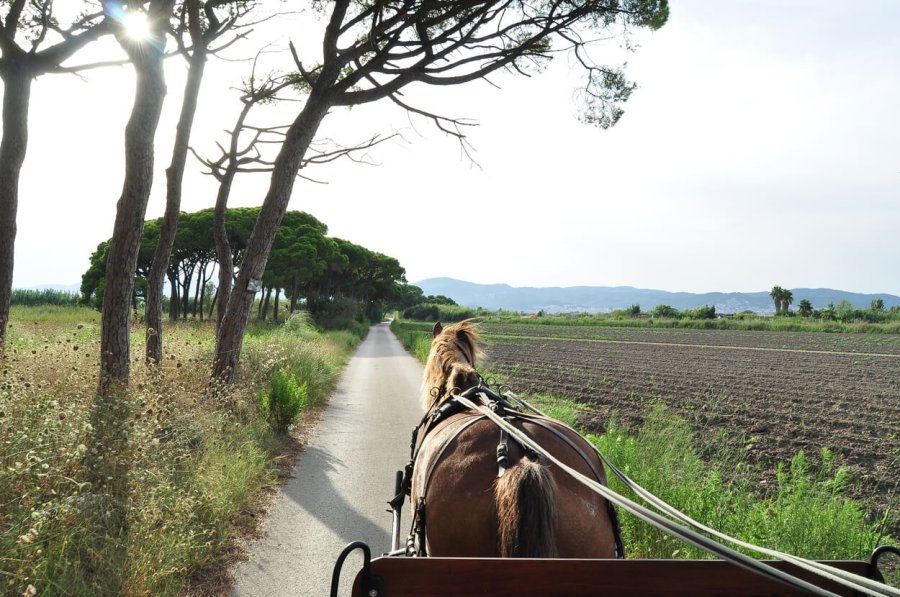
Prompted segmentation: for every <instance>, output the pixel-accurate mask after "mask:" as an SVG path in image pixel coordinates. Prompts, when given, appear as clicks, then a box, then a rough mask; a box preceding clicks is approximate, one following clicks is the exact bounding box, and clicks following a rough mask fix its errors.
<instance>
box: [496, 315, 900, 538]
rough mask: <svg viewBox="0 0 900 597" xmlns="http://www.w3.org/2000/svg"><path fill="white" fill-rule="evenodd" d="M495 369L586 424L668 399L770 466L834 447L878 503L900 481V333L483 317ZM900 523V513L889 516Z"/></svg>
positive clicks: (859, 494)
mask: <svg viewBox="0 0 900 597" xmlns="http://www.w3.org/2000/svg"><path fill="white" fill-rule="evenodd" d="M483 331H484V332H485V338H486V341H487V343H488V345H487V350H486V352H487V361H486V367H487V368H488V369H489V370H490V371H492V372H494V373H496V374H498V375H500V376H503V377H504V378H505V380H504V381H505V383H507V384H508V385H510V386H511V387H512V389H513V390H514V391H516V392H522V393H531V394H552V395H555V396H562V397H566V398H570V399H573V400H576V401H578V402H581V403H584V404H586V405H587V407H588V408H587V410H586V411H585V413H584V415H583V417H582V421H581V423H582V425H583V426H584V427H585V429H586V430H587V431H589V432H595V433H596V432H601V431H603V429H605V427H606V425H607V424H608V422H609V421H610V420H611V418H613V417H615V420H616V421H617V422H618V423H619V424H620V425H621V424H624V425H625V426H629V427H633V428H636V427H637V426H639V425H640V424H641V422H642V421H643V419H644V417H645V416H646V415H647V414H648V413H649V412H650V410H651V409H652V408H653V406H654V405H657V404H663V405H665V406H666V407H667V408H668V409H670V410H671V411H672V412H674V413H676V414H678V415H680V416H682V417H684V418H685V419H687V420H688V421H690V422H691V425H692V426H693V428H694V431H695V434H696V435H697V437H698V438H701V439H702V438H708V437H711V436H713V435H716V434H718V433H720V432H724V433H726V434H727V436H728V437H729V438H730V440H729V441H730V442H731V443H732V444H733V445H737V446H739V447H740V448H741V449H744V450H746V452H747V454H748V457H749V458H750V460H752V461H756V462H759V463H762V464H764V465H765V469H766V470H767V471H768V473H766V474H767V475H768V476H773V471H774V468H775V467H774V465H775V463H779V462H783V463H787V462H789V461H790V459H791V457H792V456H793V455H794V454H796V453H797V452H798V451H799V450H804V451H805V452H806V453H807V454H808V455H809V456H811V457H812V458H813V460H815V459H816V458H817V457H818V455H819V454H820V453H821V451H822V449H823V448H828V449H829V450H831V451H832V452H834V454H835V455H836V456H837V458H838V462H839V463H840V464H843V465H846V466H847V467H848V468H849V469H850V471H851V473H852V474H853V482H852V486H851V487H850V488H849V494H850V495H851V496H852V497H854V498H857V499H860V500H862V501H863V502H864V503H865V504H866V505H867V506H868V507H869V508H870V509H871V510H872V511H874V512H880V511H884V509H886V508H887V507H889V505H890V504H891V500H894V505H896V498H895V496H896V493H897V490H898V480H900V475H898V471H900V467H898V463H900V336H898V335H874V334H873V335H865V334H824V333H820V334H816V333H784V332H743V331H731V330H679V329H647V328H596V327H575V326H571V327H569V326H544V325H518V326H516V325H508V326H504V325H497V324H493V325H489V326H488V325H485V326H484V329H483ZM891 526H892V527H894V529H895V531H896V530H897V528H898V526H900V525H898V524H897V522H895V523H893V524H892V525H891Z"/></svg>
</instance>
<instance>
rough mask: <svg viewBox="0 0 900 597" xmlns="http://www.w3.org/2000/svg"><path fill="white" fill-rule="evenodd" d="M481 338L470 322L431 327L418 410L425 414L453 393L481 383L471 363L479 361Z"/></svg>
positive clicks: (438, 324) (438, 323) (476, 327)
mask: <svg viewBox="0 0 900 597" xmlns="http://www.w3.org/2000/svg"><path fill="white" fill-rule="evenodd" d="M480 340H481V336H480V335H479V333H478V326H477V325H476V324H475V323H474V322H473V321H472V320H469V319H467V320H465V321H461V322H459V323H454V324H451V325H448V326H447V327H446V328H445V327H443V326H442V325H441V322H437V323H436V324H434V329H433V330H432V340H431V351H430V352H429V353H428V360H427V361H426V362H425V376H424V379H423V380H422V407H423V408H424V409H425V412H428V411H430V410H431V409H432V408H434V407H435V406H437V405H439V404H440V403H441V402H443V401H444V400H445V399H446V398H447V397H448V396H450V395H451V394H453V393H454V391H459V392H463V391H465V390H467V389H469V388H472V387H475V386H477V385H478V384H479V383H480V382H481V378H480V377H479V376H478V372H477V371H475V361H476V359H479V358H481V355H482V352H481V349H480V348H479V346H478V342H479V341H480Z"/></svg>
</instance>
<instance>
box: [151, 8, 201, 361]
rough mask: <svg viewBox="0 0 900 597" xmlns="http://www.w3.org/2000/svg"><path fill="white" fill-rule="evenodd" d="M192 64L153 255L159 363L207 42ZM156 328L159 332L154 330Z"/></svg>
mask: <svg viewBox="0 0 900 597" xmlns="http://www.w3.org/2000/svg"><path fill="white" fill-rule="evenodd" d="M188 6H189V8H188V10H189V11H190V18H191V19H192V20H196V19H199V4H198V3H197V2H196V0H195V1H194V2H191V3H189V5H188ZM189 64H190V66H189V67H188V75H187V82H186V83H185V86H184V98H183V102H182V104H181V114H180V115H179V117H178V126H177V128H176V130H175V148H174V149H173V151H172V161H171V163H170V164H169V167H168V168H167V169H166V212H165V214H164V215H163V219H162V223H161V224H160V227H159V241H158V242H157V243H156V251H155V252H154V254H153V265H152V266H151V267H150V275H149V277H148V279H147V335H146V346H145V350H146V360H147V362H156V363H159V362H160V361H161V360H162V356H163V340H162V296H163V286H164V283H165V275H166V270H167V269H168V268H169V260H170V259H171V257H172V247H173V246H174V245H175V231H176V229H177V227H178V214H179V213H180V211H181V186H182V184H181V183H182V181H183V180H184V166H185V163H186V161H187V152H188V142H189V141H190V138H191V128H193V125H194V114H195V113H196V112H197V98H198V97H199V96H200V83H201V82H202V81H203V70H204V68H205V67H206V48H205V47H204V46H203V44H197V43H195V44H194V48H193V54H192V55H191V58H190V61H189ZM153 331H155V332H156V333H152V332H153Z"/></svg>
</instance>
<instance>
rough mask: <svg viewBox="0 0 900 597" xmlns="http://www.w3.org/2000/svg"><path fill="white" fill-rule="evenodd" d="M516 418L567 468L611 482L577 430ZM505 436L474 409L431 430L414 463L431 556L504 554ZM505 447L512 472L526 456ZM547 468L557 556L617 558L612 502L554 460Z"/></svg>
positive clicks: (416, 492) (515, 421)
mask: <svg viewBox="0 0 900 597" xmlns="http://www.w3.org/2000/svg"><path fill="white" fill-rule="evenodd" d="M512 422H513V424H514V425H515V426H516V427H518V428H519V429H521V430H523V431H524V432H525V433H526V434H527V435H528V436H529V437H531V438H533V439H534V441H535V442H536V443H537V444H539V445H540V446H542V447H543V448H544V449H545V450H547V451H548V452H549V453H550V454H552V455H553V456H554V457H555V458H558V459H559V460H560V461H562V462H563V463H565V464H566V465H567V466H570V467H571V468H574V469H575V470H577V471H579V472H580V473H582V474H584V475H586V476H588V477H591V478H594V479H598V480H601V481H603V482H605V476H604V474H603V467H602V465H601V464H600V462H599V460H598V459H597V457H596V455H595V454H594V452H593V449H592V448H591V446H590V445H589V444H587V442H586V440H584V438H582V437H581V436H580V435H578V434H577V433H575V432H573V431H572V430H570V429H568V428H567V427H565V426H564V425H562V424H560V423H558V422H556V421H553V420H552V419H545V418H531V417H519V416H516V417H514V418H513V419H512ZM500 440H501V437H500V430H499V428H498V427H497V426H496V425H495V424H494V423H492V422H491V421H489V420H487V419H485V418H481V417H476V416H474V415H472V414H471V413H468V414H466V413H464V414H461V415H455V416H454V417H451V418H450V419H448V420H447V421H444V422H443V423H442V424H441V425H440V426H439V427H438V428H436V429H435V430H434V431H433V433H430V434H429V436H428V438H427V440H426V441H425V443H424V444H423V446H422V449H421V450H420V453H419V458H418V459H417V462H416V474H415V475H414V482H413V493H412V503H413V506H414V507H416V505H417V503H418V500H419V498H420V497H424V517H425V528H426V538H427V552H428V554H429V555H433V556H469V557H496V556H499V555H500V548H499V534H498V512H497V505H496V501H495V484H496V482H497V478H498V471H499V467H498V462H497V446H498V444H499V443H500ZM507 446H508V452H509V467H510V470H512V467H514V466H517V465H518V464H519V462H520V461H522V459H523V458H526V455H525V454H524V450H523V448H522V447H521V446H520V445H519V444H518V443H517V442H515V441H514V440H512V439H510V440H508V442H507ZM545 466H548V469H547V471H548V472H549V473H550V476H551V477H552V479H553V483H554V485H555V507H554V508H553V511H552V512H550V513H548V515H552V516H555V525H556V539H555V541H556V553H555V554H554V555H556V556H558V557H564V558H574V557H579V558H607V557H614V556H615V540H614V536H613V531H612V523H611V521H610V519H609V514H608V510H607V505H606V501H605V500H604V499H603V498H602V497H600V496H599V495H597V494H596V493H594V492H593V491H592V490H590V489H588V488H587V487H585V486H583V485H582V484H581V483H578V482H577V481H575V480H574V479H573V478H572V477H570V476H569V475H568V474H567V473H566V472H565V471H562V470H560V469H559V468H558V467H556V466H554V465H552V464H550V465H545ZM505 474H510V473H509V472H507V473H505ZM423 494H424V495H423Z"/></svg>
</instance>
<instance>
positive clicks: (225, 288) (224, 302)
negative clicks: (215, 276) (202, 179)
mask: <svg viewBox="0 0 900 597" xmlns="http://www.w3.org/2000/svg"><path fill="white" fill-rule="evenodd" d="M235 172H237V165H236V164H235V166H234V167H232V166H231V165H230V164H229V167H228V169H226V171H225V173H224V174H223V175H222V179H221V180H220V181H219V192H218V194H217V195H216V209H215V212H214V214H213V238H214V239H215V242H216V260H217V261H218V262H219V288H218V290H217V291H216V296H217V297H218V298H217V300H218V301H219V306H218V309H217V311H216V326H220V325H222V319H224V317H225V308H226V307H227V306H228V297H229V296H230V295H231V284H232V280H234V257H232V254H231V246H230V245H229V244H228V231H227V229H226V227H225V218H226V213H227V209H228V196H229V195H230V194H231V183H232V181H233V180H234V175H235Z"/></svg>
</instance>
